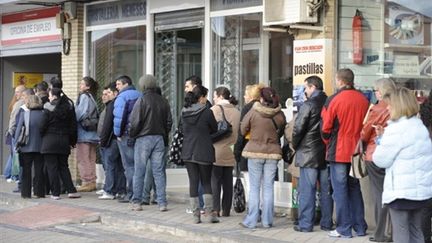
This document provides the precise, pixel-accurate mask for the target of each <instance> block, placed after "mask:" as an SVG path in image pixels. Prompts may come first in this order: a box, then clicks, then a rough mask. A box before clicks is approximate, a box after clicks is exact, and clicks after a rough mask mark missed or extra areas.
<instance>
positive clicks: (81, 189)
mask: <svg viewBox="0 0 432 243" xmlns="http://www.w3.org/2000/svg"><path fill="white" fill-rule="evenodd" d="M77 191H78V192H92V191H96V182H90V183H87V184H84V185H82V186H81V187H79V188H78V189H77Z"/></svg>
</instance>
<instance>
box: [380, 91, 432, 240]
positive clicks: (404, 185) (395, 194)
mask: <svg viewBox="0 0 432 243" xmlns="http://www.w3.org/2000/svg"><path fill="white" fill-rule="evenodd" d="M383 100H384V101H385V102H386V103H387V104H388V107H387V108H388V109H389V112H390V121H389V122H388V125H387V127H386V128H385V129H384V128H383V127H382V126H380V125H376V133H377V136H378V137H377V138H376V144H377V147H376V149H375V152H374V153H373V156H372V158H373V161H374V163H375V164H376V165H377V166H378V167H380V168H385V170H386V174H385V177H384V191H383V195H382V204H383V205H386V206H387V207H388V208H389V211H390V216H391V221H392V226H393V241H394V242H396V243H398V242H424V236H423V233H422V229H421V226H422V216H423V214H424V210H425V209H426V207H427V205H428V203H430V200H431V199H432V187H431V185H432V141H431V139H430V137H429V133H428V130H427V129H426V127H425V126H424V125H423V123H422V121H421V120H420V119H419V118H418V117H417V114H418V112H419V105H418V103H417V100H416V98H415V96H414V94H413V92H412V91H411V90H409V89H407V88H397V89H396V90H395V91H394V92H393V93H390V94H387V95H385V96H384V98H383Z"/></svg>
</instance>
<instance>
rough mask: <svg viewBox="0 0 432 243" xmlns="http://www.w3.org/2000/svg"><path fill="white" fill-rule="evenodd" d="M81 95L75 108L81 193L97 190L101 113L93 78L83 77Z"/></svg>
mask: <svg viewBox="0 0 432 243" xmlns="http://www.w3.org/2000/svg"><path fill="white" fill-rule="evenodd" d="M79 88H80V95H79V96H78V100H77V102H76V106H75V113H76V119H77V125H78V142H77V144H76V149H77V153H76V158H77V163H78V170H79V174H80V177H81V183H82V184H81V187H79V188H78V191H80V192H90V191H94V190H96V147H97V144H98V142H99V137H98V135H97V132H96V129H97V124H98V119H99V112H98V108H97V103H96V100H95V97H96V92H97V89H98V84H97V83H96V81H95V80H94V79H93V78H91V77H88V76H86V77H83V78H82V80H81V83H80V87H79Z"/></svg>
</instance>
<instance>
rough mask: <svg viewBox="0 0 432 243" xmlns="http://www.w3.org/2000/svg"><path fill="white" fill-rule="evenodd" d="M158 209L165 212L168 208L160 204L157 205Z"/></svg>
mask: <svg viewBox="0 0 432 243" xmlns="http://www.w3.org/2000/svg"><path fill="white" fill-rule="evenodd" d="M159 211H161V212H166V211H168V208H167V206H166V205H162V206H160V207H159Z"/></svg>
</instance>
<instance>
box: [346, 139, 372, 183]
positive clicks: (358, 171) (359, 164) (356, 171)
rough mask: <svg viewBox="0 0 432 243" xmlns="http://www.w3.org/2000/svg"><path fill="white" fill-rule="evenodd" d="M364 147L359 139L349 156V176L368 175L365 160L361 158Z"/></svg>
mask: <svg viewBox="0 0 432 243" xmlns="http://www.w3.org/2000/svg"><path fill="white" fill-rule="evenodd" d="M363 156H364V149H363V142H362V140H361V139H359V141H358V143H357V145H356V148H355V150H354V153H353V155H352V156H351V169H350V173H349V175H350V176H351V177H354V178H357V179H361V178H363V177H366V176H367V175H368V173H367V170H366V164H365V163H366V162H365V161H364V160H363Z"/></svg>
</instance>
